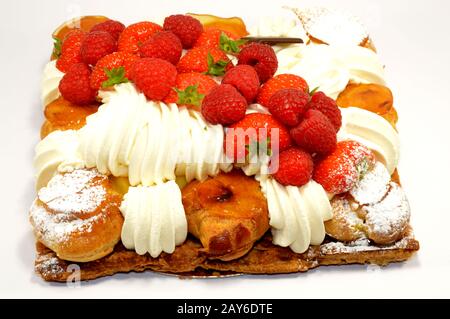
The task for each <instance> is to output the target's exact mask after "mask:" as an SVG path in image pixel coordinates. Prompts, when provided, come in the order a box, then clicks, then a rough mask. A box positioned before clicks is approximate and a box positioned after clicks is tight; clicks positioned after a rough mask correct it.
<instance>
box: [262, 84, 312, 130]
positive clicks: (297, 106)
mask: <svg viewBox="0 0 450 319" xmlns="http://www.w3.org/2000/svg"><path fill="white" fill-rule="evenodd" d="M308 100H309V95H308V94H307V93H305V92H304V91H302V90H299V89H282V90H280V91H277V92H276V93H275V94H273V95H272V97H271V98H270V100H269V105H268V109H269V111H270V113H271V114H272V115H273V116H274V117H275V118H276V119H278V120H279V121H280V122H281V123H283V124H285V125H287V126H297V125H298V124H299V123H300V120H301V119H302V117H303V114H304V113H305V112H306V110H307V109H308V106H307V105H308Z"/></svg>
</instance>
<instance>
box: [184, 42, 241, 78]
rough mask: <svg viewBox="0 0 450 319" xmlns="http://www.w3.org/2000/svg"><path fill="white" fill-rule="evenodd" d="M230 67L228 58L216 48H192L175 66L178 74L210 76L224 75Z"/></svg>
mask: <svg viewBox="0 0 450 319" xmlns="http://www.w3.org/2000/svg"><path fill="white" fill-rule="evenodd" d="M231 67H232V63H231V61H230V59H229V58H228V56H227V55H226V54H225V53H224V52H223V51H222V50H219V49H217V48H213V49H209V48H204V47H199V48H192V49H190V50H189V51H187V52H186V54H185V55H183V56H182V57H181V59H180V61H179V62H178V64H177V69H178V72H180V73H188V72H197V73H206V74H210V75H217V76H220V75H224V74H225V71H226V70H228V69H230V68H231Z"/></svg>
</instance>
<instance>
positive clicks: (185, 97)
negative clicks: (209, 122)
mask: <svg viewBox="0 0 450 319" xmlns="http://www.w3.org/2000/svg"><path fill="white" fill-rule="evenodd" d="M217 85H218V84H217V83H216V81H214V80H213V78H211V77H210V76H208V75H205V74H202V73H195V72H190V73H178V75H177V80H176V84H175V87H174V88H173V89H172V90H171V91H170V92H169V95H167V96H166V97H165V98H164V102H165V103H176V104H178V105H179V106H180V105H189V106H195V107H200V106H201V104H202V101H203V98H204V97H205V96H206V95H208V94H209V92H210V91H211V90H212V89H213V88H214V87H216V86H217Z"/></svg>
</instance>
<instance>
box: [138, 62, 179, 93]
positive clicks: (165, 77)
mask: <svg viewBox="0 0 450 319" xmlns="http://www.w3.org/2000/svg"><path fill="white" fill-rule="evenodd" d="M131 77H132V79H133V81H134V83H135V84H136V86H137V87H138V88H139V89H140V90H141V91H142V92H143V93H144V94H145V96H146V97H147V98H148V99H149V100H156V101H161V100H162V99H164V98H165V97H166V96H167V94H169V92H170V89H171V88H172V87H173V86H174V85H175V81H176V78H177V69H176V68H175V67H174V66H173V65H172V64H171V63H169V62H167V61H166V60H162V59H157V58H142V59H139V60H137V61H136V62H134V64H133V66H132V69H131Z"/></svg>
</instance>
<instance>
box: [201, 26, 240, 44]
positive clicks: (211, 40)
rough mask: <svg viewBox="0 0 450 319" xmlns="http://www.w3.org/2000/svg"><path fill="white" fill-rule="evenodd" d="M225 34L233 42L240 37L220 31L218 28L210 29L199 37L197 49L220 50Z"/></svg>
mask: <svg viewBox="0 0 450 319" xmlns="http://www.w3.org/2000/svg"><path fill="white" fill-rule="evenodd" d="M222 34H225V35H226V36H227V37H228V38H229V39H231V40H237V39H238V36H236V35H235V34H233V33H231V32H229V31H226V30H220V29H217V28H209V29H206V30H205V31H203V33H202V34H200V36H199V37H198V39H197V41H196V42H195V44H194V48H195V47H206V48H210V49H211V48H219V47H220V36H221V35H222Z"/></svg>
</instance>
